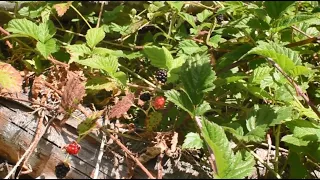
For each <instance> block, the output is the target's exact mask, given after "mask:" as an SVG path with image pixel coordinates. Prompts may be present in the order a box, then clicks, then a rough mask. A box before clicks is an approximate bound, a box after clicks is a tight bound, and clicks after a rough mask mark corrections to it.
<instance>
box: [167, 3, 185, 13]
mask: <svg viewBox="0 0 320 180" xmlns="http://www.w3.org/2000/svg"><path fill="white" fill-rule="evenodd" d="M167 3H168V4H169V5H170V7H171V8H173V9H175V10H177V11H178V12H180V11H181V8H182V7H183V5H184V2H183V1H167Z"/></svg>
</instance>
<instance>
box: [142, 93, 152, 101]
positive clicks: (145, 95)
mask: <svg viewBox="0 0 320 180" xmlns="http://www.w3.org/2000/svg"><path fill="white" fill-rule="evenodd" d="M150 98H151V95H150V93H148V92H145V93H143V94H141V95H140V99H141V100H142V101H149V100H150Z"/></svg>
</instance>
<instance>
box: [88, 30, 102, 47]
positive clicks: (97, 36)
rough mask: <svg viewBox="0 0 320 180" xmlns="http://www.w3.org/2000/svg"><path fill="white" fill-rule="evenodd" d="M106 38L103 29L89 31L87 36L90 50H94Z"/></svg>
mask: <svg viewBox="0 0 320 180" xmlns="http://www.w3.org/2000/svg"><path fill="white" fill-rule="evenodd" d="M104 37H105V32H104V31H103V29H102V28H92V29H89V30H88V32H87V34H86V40H87V44H88V46H89V47H90V48H94V47H95V46H96V45H97V44H98V43H99V42H100V41H102V40H103V39H104Z"/></svg>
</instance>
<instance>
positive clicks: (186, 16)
mask: <svg viewBox="0 0 320 180" xmlns="http://www.w3.org/2000/svg"><path fill="white" fill-rule="evenodd" d="M178 15H179V16H180V17H182V18H183V19H184V20H186V21H187V22H188V23H189V24H190V25H191V26H192V27H193V28H194V29H195V28H196V24H195V19H194V16H192V15H190V14H188V13H185V12H179V13H178Z"/></svg>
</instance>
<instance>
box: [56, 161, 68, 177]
mask: <svg viewBox="0 0 320 180" xmlns="http://www.w3.org/2000/svg"><path fill="white" fill-rule="evenodd" d="M69 171H70V167H69V166H68V165H67V164H65V163H64V162H60V163H59V164H58V165H56V169H55V172H56V176H57V178H58V179H62V178H64V177H66V175H67V173H68V172H69Z"/></svg>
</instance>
